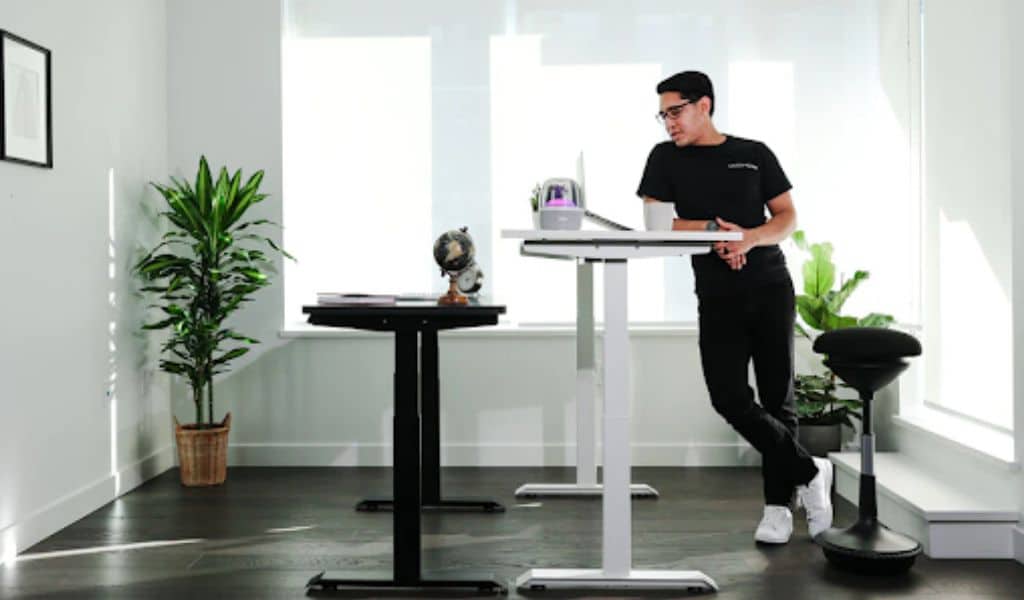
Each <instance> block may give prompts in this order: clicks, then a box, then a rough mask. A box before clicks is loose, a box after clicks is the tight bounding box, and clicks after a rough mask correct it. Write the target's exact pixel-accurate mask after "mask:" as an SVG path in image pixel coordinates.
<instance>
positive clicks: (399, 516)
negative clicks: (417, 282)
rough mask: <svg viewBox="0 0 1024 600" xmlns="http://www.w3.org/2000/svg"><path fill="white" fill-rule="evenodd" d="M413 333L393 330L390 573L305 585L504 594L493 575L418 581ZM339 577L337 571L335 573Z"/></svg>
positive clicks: (323, 578)
mask: <svg viewBox="0 0 1024 600" xmlns="http://www.w3.org/2000/svg"><path fill="white" fill-rule="evenodd" d="M416 358H417V357H416V331H415V330H400V331H396V332H395V419H394V450H393V452H394V463H395V465H394V469H393V471H394V494H395V501H394V513H393V514H394V575H393V577H392V578H391V579H384V578H381V579H367V578H358V577H347V576H340V577H339V576H336V575H333V574H332V576H330V577H328V576H327V573H320V574H319V575H316V576H314V577H313V578H312V579H310V580H309V582H308V583H307V584H306V587H307V588H315V589H318V590H336V589H338V588H342V587H346V588H365V587H373V588H382V587H384V588H466V587H469V588H476V589H477V590H481V591H491V592H494V591H497V592H504V591H505V587H504V586H503V585H501V584H500V583H498V582H497V581H494V580H493V579H490V578H487V577H483V576H477V577H466V578H458V577H448V578H445V579H424V578H423V577H422V574H421V568H420V510H419V508H420V414H419V406H418V402H417V401H416V400H417V395H418V387H419V386H418V381H419V377H418V376H417V372H416V371H417V368H416V367H417V360H416ZM339 575H340V574H339Z"/></svg>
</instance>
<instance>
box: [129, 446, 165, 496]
mask: <svg viewBox="0 0 1024 600" xmlns="http://www.w3.org/2000/svg"><path fill="white" fill-rule="evenodd" d="M176 464H177V454H176V452H175V447H174V444H173V443H171V444H169V445H167V446H164V447H163V448H161V449H159V450H157V451H156V452H154V453H152V454H150V455H149V456H147V457H146V458H143V459H142V460H139V461H136V462H134V463H132V464H130V465H128V466H126V467H124V468H122V469H121V470H120V471H119V472H118V473H117V477H118V481H119V484H120V485H119V486H118V491H117V495H118V496H122V495H124V494H126V493H128V492H130V491H132V490H134V489H135V488H137V487H139V486H140V485H142V484H143V483H146V482H147V481H149V480H150V479H152V478H154V477H156V476H157V475H159V474H161V473H163V472H164V471H166V470H167V469H170V468H172V467H174V466H175V465H176Z"/></svg>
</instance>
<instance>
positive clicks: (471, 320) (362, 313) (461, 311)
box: [302, 299, 505, 331]
mask: <svg viewBox="0 0 1024 600" xmlns="http://www.w3.org/2000/svg"><path fill="white" fill-rule="evenodd" d="M302 312H303V313H304V314H308V315H309V323H310V324H311V325H324V326H327V327H351V328H353V329H369V330H373V331H394V330H397V329H455V328H459V327H481V326H485V325H497V324H498V315H502V314H505V306H504V305H502V304H489V303H487V301H486V300H485V301H483V303H481V301H479V300H476V299H472V300H471V301H470V304H466V305H440V304H437V302H434V301H423V300H399V301H398V302H395V303H393V304H344V305H321V304H314V305H307V306H303V307H302Z"/></svg>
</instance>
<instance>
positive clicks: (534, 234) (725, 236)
mask: <svg viewBox="0 0 1024 600" xmlns="http://www.w3.org/2000/svg"><path fill="white" fill-rule="evenodd" d="M501 237H503V238H516V239H522V240H524V241H529V242H553V243H558V242H595V243H600V242H641V243H644V242H654V243H659V244H663V243H665V242H689V243H693V242H701V243H707V244H710V243H712V242H726V241H737V240H741V239H743V234H742V233H740V232H738V231H612V230H604V229H593V230H591V229H578V230H563V229H502V230H501Z"/></svg>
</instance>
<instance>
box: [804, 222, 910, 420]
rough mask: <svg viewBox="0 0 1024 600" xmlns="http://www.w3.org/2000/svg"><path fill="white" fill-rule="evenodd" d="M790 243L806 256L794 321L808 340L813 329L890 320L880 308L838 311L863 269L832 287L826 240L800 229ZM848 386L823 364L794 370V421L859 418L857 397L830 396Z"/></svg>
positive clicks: (829, 249)
mask: <svg viewBox="0 0 1024 600" xmlns="http://www.w3.org/2000/svg"><path fill="white" fill-rule="evenodd" d="M793 242H794V243H795V244H796V246H797V248H799V249H800V250H803V251H804V252H806V253H807V254H808V255H809V257H808V258H807V260H805V261H804V263H803V269H802V272H803V278H804V289H803V292H804V293H803V294H798V295H797V297H796V310H797V315H799V319H798V320H797V322H796V326H795V327H796V333H797V334H799V335H801V336H803V337H805V338H807V339H809V340H810V339H813V337H816V336H817V335H818V334H819V333H823V332H826V331H832V330H835V329H844V328H847V327H888V326H890V325H891V324H892V323H893V321H894V319H893V317H892V315H886V314H881V313H871V314H869V315H867V316H865V317H859V318H858V317H854V316H851V315H844V314H842V310H843V305H844V304H846V301H847V300H848V299H849V298H850V295H851V294H853V292H854V291H855V290H856V289H857V288H858V286H860V284H861V283H862V282H864V281H865V280H866V279H868V276H869V274H868V272H867V271H855V272H854V274H853V277H851V278H849V279H846V280H842V281H840V282H839V287H838V288H837V289H833V288H834V287H835V284H836V266H835V263H833V262H832V244H830V243H829V242H820V243H817V244H809V243H808V242H807V238H806V237H805V235H804V232H803V231H797V232H795V233H793ZM801 321H802V323H801ZM812 332H813V335H812ZM848 387H849V386H846V385H845V384H843V383H837V381H836V376H835V373H833V372H832V371H830V370H828V369H826V370H825V371H824V372H823V373H822V374H813V375H802V374H801V375H797V376H796V381H795V382H794V395H795V398H796V408H797V416H798V418H799V419H800V422H801V423H803V424H806V425H833V424H836V423H845V424H847V425H852V422H851V420H850V419H851V417H853V418H859V417H860V412H859V411H860V408H861V402H860V400H858V399H856V398H840V397H838V396H837V395H836V391H837V389H838V388H848Z"/></svg>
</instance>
